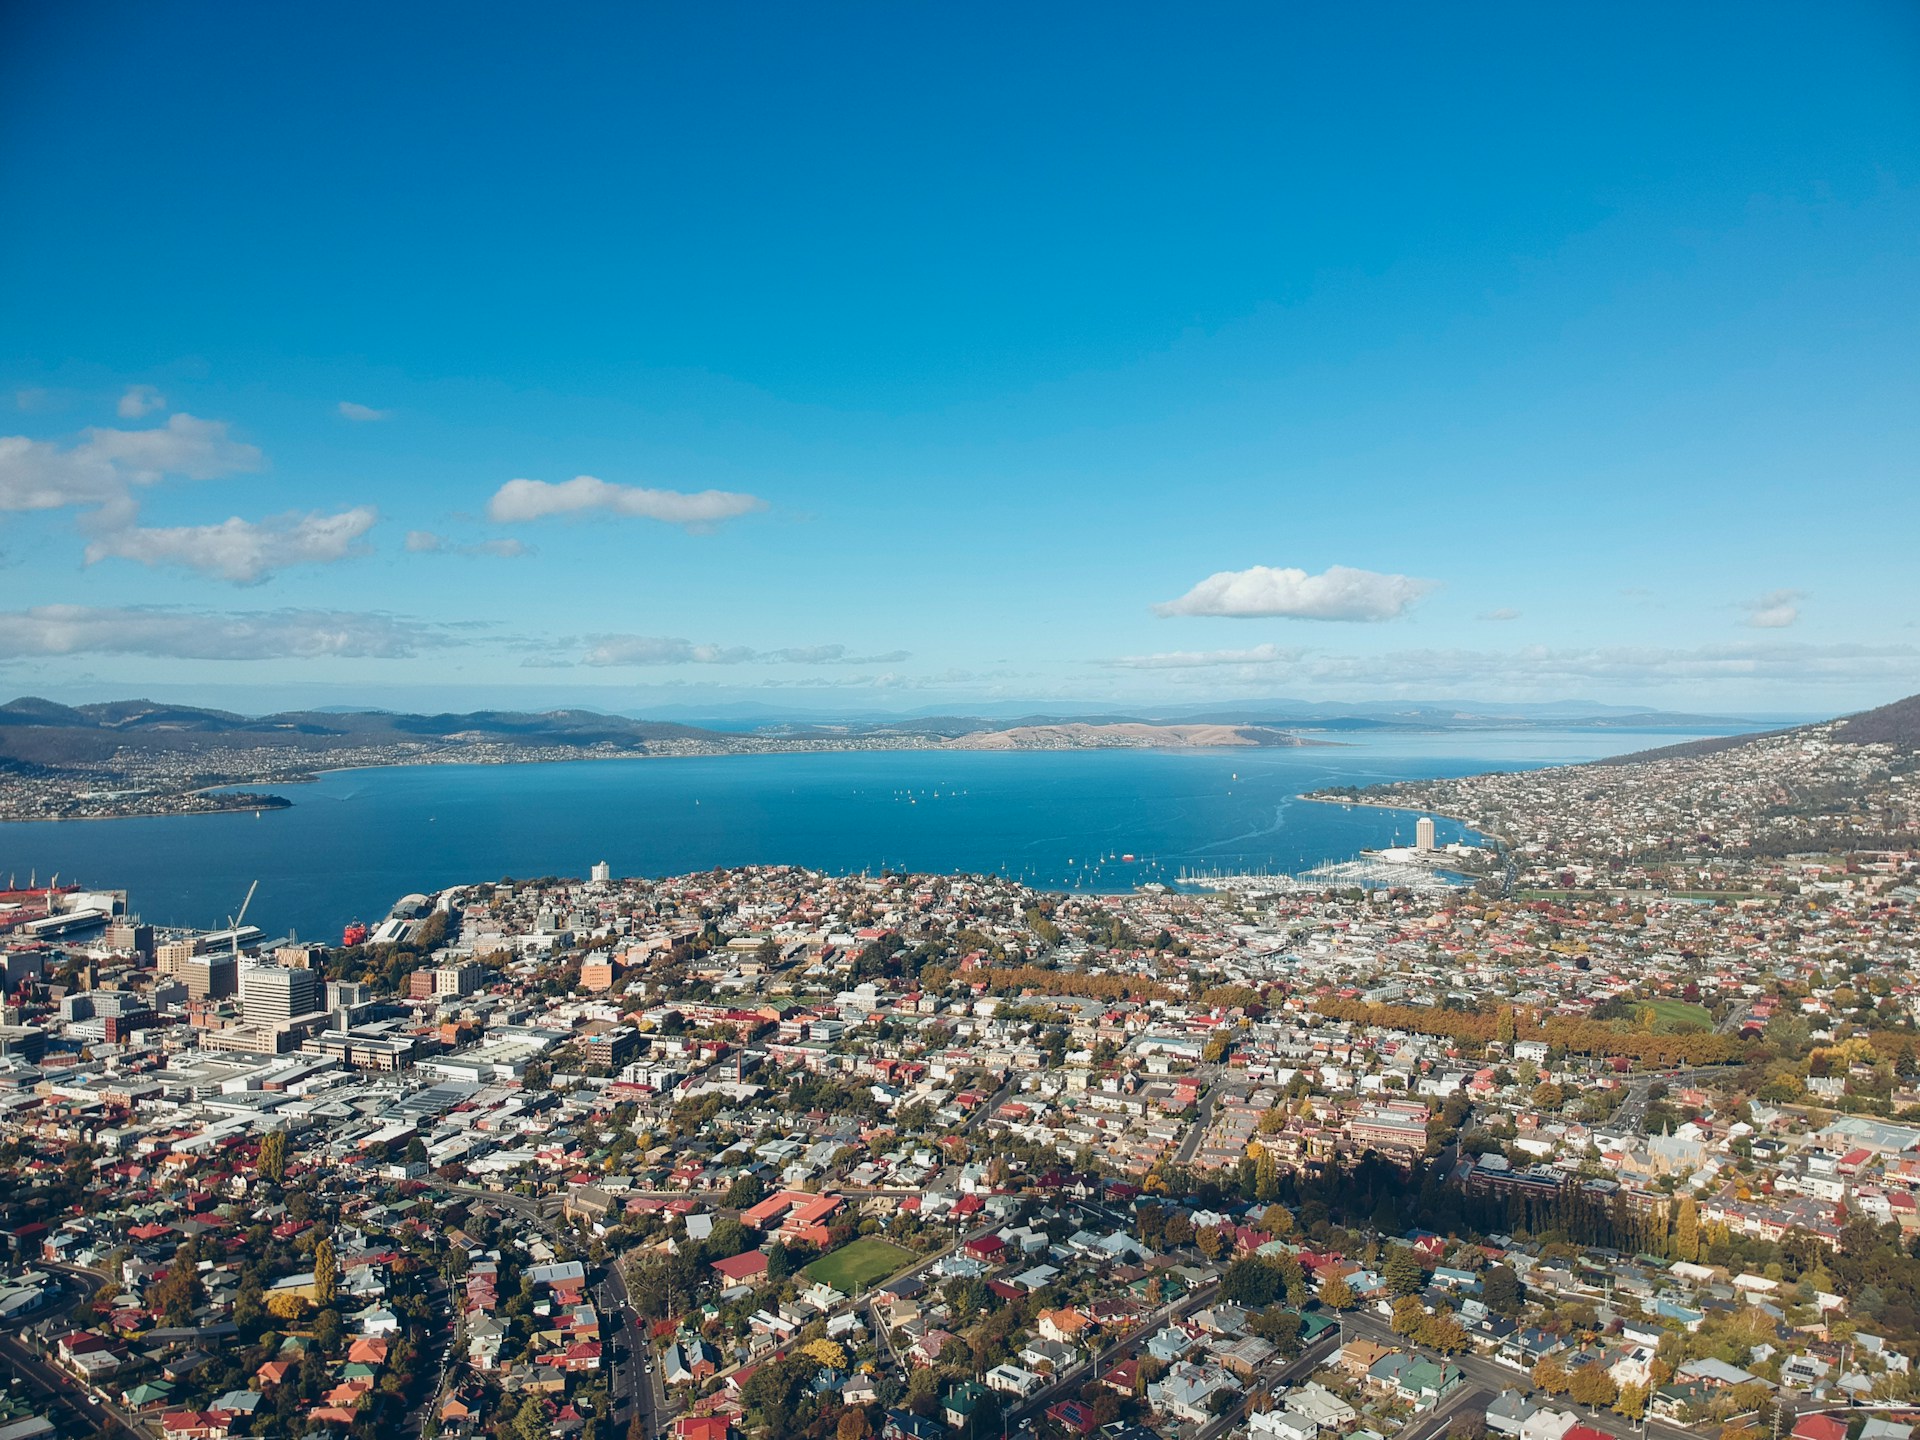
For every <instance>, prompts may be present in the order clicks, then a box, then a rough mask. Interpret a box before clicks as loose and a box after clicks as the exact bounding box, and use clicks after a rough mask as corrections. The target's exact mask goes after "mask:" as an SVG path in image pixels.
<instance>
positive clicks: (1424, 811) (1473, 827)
mask: <svg viewBox="0 0 1920 1440" xmlns="http://www.w3.org/2000/svg"><path fill="white" fill-rule="evenodd" d="M1296 798H1297V799H1301V800H1305V801H1306V802H1307V803H1308V804H1310V805H1361V806H1364V807H1365V808H1367V809H1369V810H1397V811H1399V812H1400V813H1401V814H1403V815H1432V816H1434V817H1435V818H1436V819H1440V820H1451V821H1453V823H1454V824H1456V825H1459V826H1461V827H1463V828H1464V829H1465V830H1467V832H1468V833H1469V834H1473V835H1481V836H1485V837H1486V838H1487V839H1489V840H1498V841H1499V842H1500V843H1501V844H1502V845H1505V844H1508V843H1509V842H1508V840H1507V837H1506V836H1504V835H1502V834H1500V833H1499V831H1497V830H1486V829H1482V828H1481V827H1480V826H1479V825H1477V824H1475V823H1474V822H1473V821H1472V820H1471V819H1469V818H1468V817H1467V816H1465V815H1455V814H1453V813H1451V812H1450V811H1446V810H1434V809H1431V808H1428V807H1425V806H1420V805H1389V804H1388V803H1387V802H1386V801H1384V800H1361V799H1358V798H1351V797H1348V796H1334V795H1300V796H1297V797H1296Z"/></svg>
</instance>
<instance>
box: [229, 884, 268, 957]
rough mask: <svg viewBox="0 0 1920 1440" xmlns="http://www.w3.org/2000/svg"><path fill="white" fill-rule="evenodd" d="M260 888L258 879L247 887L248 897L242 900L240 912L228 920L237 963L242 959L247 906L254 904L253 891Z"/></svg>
mask: <svg viewBox="0 0 1920 1440" xmlns="http://www.w3.org/2000/svg"><path fill="white" fill-rule="evenodd" d="M259 888H260V882H259V881H258V880H256V881H254V882H253V884H251V885H249V886H248V887H247V898H246V899H244V900H242V901H241V902H240V913H239V914H238V915H235V916H234V917H233V918H232V919H230V920H228V921H227V931H228V935H229V938H230V939H231V940H232V941H233V958H234V960H235V962H236V963H237V962H238V961H239V959H240V926H241V925H242V924H243V923H244V922H245V921H246V918H247V907H248V906H249V905H251V904H253V892H254V891H256V890H258V889H259Z"/></svg>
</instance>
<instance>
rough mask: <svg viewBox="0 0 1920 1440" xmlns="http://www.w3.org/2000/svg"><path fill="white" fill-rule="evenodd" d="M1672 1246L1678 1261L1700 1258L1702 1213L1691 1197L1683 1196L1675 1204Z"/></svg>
mask: <svg viewBox="0 0 1920 1440" xmlns="http://www.w3.org/2000/svg"><path fill="white" fill-rule="evenodd" d="M1671 1244H1672V1250H1673V1256H1674V1258H1675V1259H1676V1260H1698V1259H1699V1258H1700V1212H1699V1209H1698V1208H1697V1207H1696V1206H1695V1205H1694V1202H1693V1196H1691V1195H1682V1196H1681V1197H1680V1198H1679V1200H1678V1201H1676V1202H1675V1204H1674V1207H1673V1235H1672V1237H1671Z"/></svg>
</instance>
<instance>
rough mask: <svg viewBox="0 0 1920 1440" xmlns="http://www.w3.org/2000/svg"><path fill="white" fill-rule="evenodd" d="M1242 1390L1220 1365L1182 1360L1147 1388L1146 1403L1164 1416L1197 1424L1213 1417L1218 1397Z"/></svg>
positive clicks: (1236, 1381) (1237, 1382) (1238, 1383)
mask: <svg viewBox="0 0 1920 1440" xmlns="http://www.w3.org/2000/svg"><path fill="white" fill-rule="evenodd" d="M1239 1389H1240V1382H1239V1381H1238V1380H1236V1379H1234V1377H1233V1376H1232V1375H1231V1374H1229V1373H1228V1372H1227V1371H1226V1370H1224V1369H1222V1368H1221V1367H1220V1366H1217V1365H1195V1364H1192V1363H1191V1362H1189V1361H1184V1360H1183V1361H1181V1362H1180V1363H1179V1364H1178V1365H1176V1366H1174V1367H1173V1369H1171V1370H1169V1371H1168V1372H1167V1374H1166V1377H1165V1378H1164V1379H1162V1380H1160V1381H1158V1382H1157V1383H1155V1384H1152V1385H1149V1386H1147V1403H1148V1404H1149V1405H1151V1406H1153V1408H1154V1409H1156V1410H1158V1411H1160V1412H1161V1414H1163V1415H1171V1416H1173V1417H1175V1418H1176V1419H1179V1420H1191V1421H1194V1422H1196V1423H1198V1422H1204V1421H1206V1420H1207V1419H1209V1418H1211V1415H1212V1411H1211V1410H1210V1409H1209V1408H1208V1407H1209V1405H1210V1404H1211V1403H1212V1401H1213V1397H1214V1396H1215V1395H1217V1394H1219V1393H1220V1392H1221V1391H1223V1390H1232V1391H1235V1392H1238V1391H1239Z"/></svg>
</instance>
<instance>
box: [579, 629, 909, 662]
mask: <svg viewBox="0 0 1920 1440" xmlns="http://www.w3.org/2000/svg"><path fill="white" fill-rule="evenodd" d="M591 640H592V648H591V649H590V650H588V651H587V654H586V657H585V662H584V663H586V664H588V665H600V666H608V665H748V664H760V665H890V664H893V663H894V662H895V661H899V660H905V659H906V658H907V652H906V651H904V650H895V651H891V652H889V653H887V654H885V655H854V654H851V653H849V651H848V649H847V647H846V646H845V645H805V646H794V647H789V648H787V649H784V650H755V649H753V648H751V647H750V646H746V645H696V644H694V643H693V642H692V641H690V640H680V639H675V638H672V637H669V636H662V635H595V636H592V637H591Z"/></svg>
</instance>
